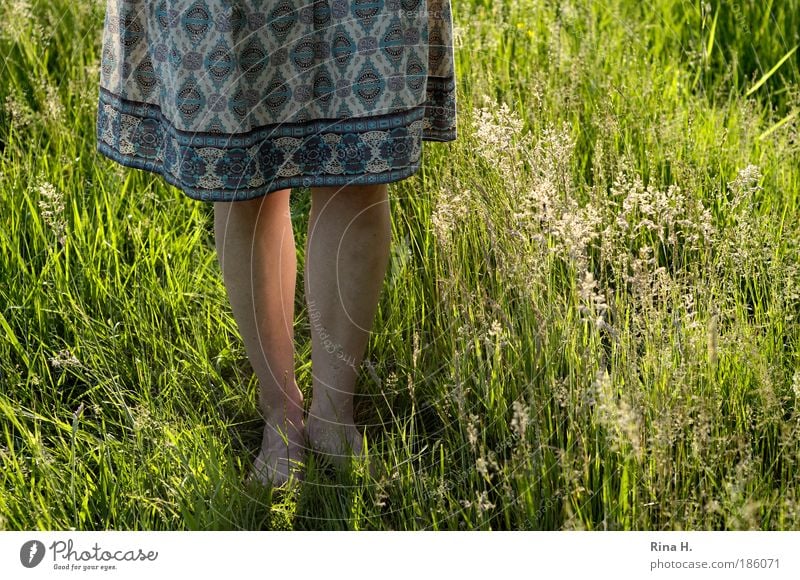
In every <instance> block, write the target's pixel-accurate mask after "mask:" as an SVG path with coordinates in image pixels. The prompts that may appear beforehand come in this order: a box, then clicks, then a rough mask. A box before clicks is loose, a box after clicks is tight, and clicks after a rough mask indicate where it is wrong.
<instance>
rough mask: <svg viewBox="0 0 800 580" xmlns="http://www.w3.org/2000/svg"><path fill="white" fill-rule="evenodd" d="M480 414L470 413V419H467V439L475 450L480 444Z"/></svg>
mask: <svg viewBox="0 0 800 580" xmlns="http://www.w3.org/2000/svg"><path fill="white" fill-rule="evenodd" d="M477 424H478V416H477V415H470V416H469V421H467V441H469V446H470V447H472V449H473V451H474V450H475V447H476V446H477V444H478V428H477Z"/></svg>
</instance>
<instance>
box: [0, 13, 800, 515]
mask: <svg viewBox="0 0 800 580" xmlns="http://www.w3.org/2000/svg"><path fill="white" fill-rule="evenodd" d="M706 4H708V7H709V8H710V9H706V8H704V7H703V6H704V5H706ZM25 6H26V3H24V2H22V1H21V0H2V1H0V19H2V22H3V23H4V24H5V27H4V28H0V280H1V281H2V283H0V305H2V310H0V478H2V482H3V483H2V487H0V528H2V529H8V530H21V529H70V528H74V529H79V530H98V529H147V530H151V529H173V530H174V529H359V530H360V529H392V530H411V529H413V530H417V529H592V530H595V529H609V530H631V529H639V530H643V529H648V530H661V529H797V528H798V526H800V480H798V477H797V473H798V467H800V466H798V457H800V360H799V359H798V338H800V320H799V319H798V317H799V316H800V247H799V246H798V241H800V227H799V226H798V224H800V220H798V219H797V218H798V193H800V163H798V159H800V157H799V156H798V153H799V151H798V143H800V141H798V130H797V111H798V108H800V98H799V95H800V93H799V92H798V80H799V79H798V74H799V73H798V52H797V51H796V50H795V49H796V47H797V45H798V43H800V39H799V38H798V34H800V2H798V1H797V0H781V1H780V2H778V1H772V0H765V1H764V2H737V1H730V0H725V1H713V0H712V1H710V2H708V3H706V2H698V1H688V0H649V1H645V2H638V1H635V0H607V1H604V2H597V1H593V0H572V1H569V2H567V1H561V2H557V1H533V0H519V1H518V2H516V3H512V2H504V3H497V2H488V1H485V0H467V1H464V2H457V3H456V4H455V5H454V9H455V20H456V25H457V26H458V28H459V35H458V46H457V49H456V56H457V67H458V73H459V88H458V91H459V92H458V107H459V120H458V123H459V127H458V129H459V138H458V140H457V141H456V142H454V143H451V144H447V145H445V144H426V146H425V151H424V166H423V168H422V169H421V171H420V172H419V173H418V174H416V175H414V176H413V177H411V178H409V179H407V180H404V181H402V182H398V183H396V184H393V185H392V186H390V194H391V197H392V217H393V228H394V232H393V233H394V242H393V255H392V262H391V265H390V269H389V272H388V273H387V277H386V282H385V287H384V292H383V294H382V297H381V303H380V307H379V312H378V314H377V316H376V319H375V329H374V333H373V335H372V337H371V339H370V344H369V348H368V354H367V361H368V364H365V366H364V368H363V369H362V370H363V372H362V376H361V377H360V379H359V391H360V395H359V398H358V400H357V414H358V417H357V418H358V420H359V421H360V424H361V425H366V433H367V437H368V439H369V440H370V443H371V446H372V448H373V452H374V453H376V454H377V455H378V456H379V457H380V460H381V462H383V463H384V464H385V467H386V469H387V472H388V475H387V476H385V477H383V478H380V479H377V480H374V479H371V478H370V477H369V476H367V475H365V474H362V473H358V472H355V473H346V474H340V475H338V476H331V475H330V474H327V473H326V472H324V470H322V469H320V468H319V467H318V466H315V465H313V464H312V465H310V467H309V472H308V475H307V483H306V484H305V485H304V486H303V487H302V488H300V489H299V490H298V491H297V492H294V493H284V492H280V491H276V492H274V493H273V492H272V491H270V490H269V489H263V488H261V489H258V488H252V487H248V486H245V485H243V484H242V476H243V474H244V473H246V472H247V470H248V468H249V466H250V464H251V462H252V459H253V457H254V454H255V452H256V450H257V448H258V445H259V443H260V431H261V419H260V415H259V412H258V409H257V406H256V389H257V385H256V381H255V378H254V377H253V375H252V371H251V369H250V367H249V363H248V362H247V359H246V356H245V354H244V347H243V344H242V343H241V339H240V337H239V335H238V332H237V329H236V326H235V322H234V320H233V318H232V316H231V312H230V307H229V305H228V302H227V299H226V295H225V289H224V286H223V285H222V279H221V274H220V272H219V268H218V263H217V261H216V255H215V252H214V240H213V229H212V220H211V217H212V214H211V206H210V204H202V203H199V202H193V201H191V200H189V199H187V198H185V197H184V196H183V195H182V194H181V193H180V192H179V191H178V190H176V189H174V188H172V187H170V186H167V185H166V184H165V182H163V180H161V179H160V178H158V177H156V176H154V175H152V174H149V173H146V172H143V171H139V170H128V169H122V168H120V167H117V166H115V165H114V164H113V162H111V161H110V160H107V159H105V158H103V157H102V156H100V155H99V154H97V153H96V152H95V150H94V146H95V143H94V122H95V116H94V115H95V112H96V97H97V81H98V70H97V64H98V53H99V43H100V31H101V29H102V20H103V6H101V3H99V2H86V3H83V2H81V3H77V4H76V3H70V2H66V1H65V0H52V1H49V2H43V1H36V2H33V3H32V7H31V18H19V17H18V18H12V16H13V15H14V14H16V15H17V16H19V14H20V11H21V10H22V11H23V12H24V8H25ZM12 13H13V14H12ZM23 16H24V14H23ZM484 98H487V99H488V100H484ZM504 104H505V105H507V106H508V108H509V109H508V112H506V109H504V108H503V105H504ZM308 194H309V192H308V191H307V190H301V189H297V190H295V193H294V194H293V205H292V212H293V220H294V223H295V225H296V230H295V233H296V241H297V244H298V268H299V270H300V271H301V273H302V267H303V255H302V250H303V248H304V247H305V228H306V220H307V215H308V209H309V195H308ZM301 275H302V274H301ZM299 282H300V281H299ZM297 288H298V295H297V297H296V304H297V308H296V315H297V319H296V341H297V342H296V346H297V358H298V361H299V363H298V364H299V365H300V366H299V367H298V370H297V373H298V374H297V379H298V383H299V384H300V385H301V387H302V388H303V390H304V393H305V394H306V399H307V400H308V399H309V398H310V397H309V395H310V393H309V392H308V389H309V386H310V379H311V375H310V371H311V368H310V362H309V361H310V334H309V322H308V319H307V316H306V314H307V313H306V306H305V303H304V297H303V295H302V288H303V285H302V283H298V286H297Z"/></svg>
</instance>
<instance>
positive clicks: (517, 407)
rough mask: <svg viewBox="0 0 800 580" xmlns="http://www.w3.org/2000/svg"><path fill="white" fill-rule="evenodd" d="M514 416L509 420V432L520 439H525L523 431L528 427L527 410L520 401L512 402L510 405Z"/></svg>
mask: <svg viewBox="0 0 800 580" xmlns="http://www.w3.org/2000/svg"><path fill="white" fill-rule="evenodd" d="M511 407H512V408H513V409H514V415H513V417H512V418H511V431H512V432H513V433H514V434H516V435H517V436H518V437H519V438H520V439H524V438H525V430H526V429H527V427H528V417H529V414H528V413H529V409H528V407H527V406H526V405H525V404H524V403H523V402H522V401H514V402H513V403H512V404H511Z"/></svg>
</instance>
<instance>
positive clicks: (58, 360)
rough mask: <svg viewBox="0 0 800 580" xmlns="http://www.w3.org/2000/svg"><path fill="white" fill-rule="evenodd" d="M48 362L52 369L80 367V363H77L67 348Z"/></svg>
mask: <svg viewBox="0 0 800 580" xmlns="http://www.w3.org/2000/svg"><path fill="white" fill-rule="evenodd" d="M49 360H50V364H51V365H52V366H53V368H56V369H60V368H64V367H79V366H81V361H79V360H78V359H77V358H76V357H75V355H74V354H72V352H70V350H69V349H68V348H65V349H63V350H60V351H59V352H57V353H56V354H55V356H53V357H50V359H49Z"/></svg>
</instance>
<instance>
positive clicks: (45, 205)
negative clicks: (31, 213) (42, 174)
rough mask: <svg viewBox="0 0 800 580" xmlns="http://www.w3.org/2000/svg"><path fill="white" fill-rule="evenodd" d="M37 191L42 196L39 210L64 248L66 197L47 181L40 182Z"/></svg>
mask: <svg viewBox="0 0 800 580" xmlns="http://www.w3.org/2000/svg"><path fill="white" fill-rule="evenodd" d="M36 189H37V191H38V192H39V196H40V199H39V208H40V209H41V211H42V219H43V220H44V223H45V224H46V225H47V226H48V227H49V228H50V229H51V230H52V232H53V234H55V236H56V239H57V240H58V243H59V244H60V245H62V246H63V245H64V243H65V241H66V239H65V237H64V230H65V229H66V221H65V219H64V196H63V195H62V194H61V193H60V192H58V191H56V188H55V187H53V185H52V184H51V183H49V182H47V181H43V180H40V182H39V185H38V186H37V187H36Z"/></svg>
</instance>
